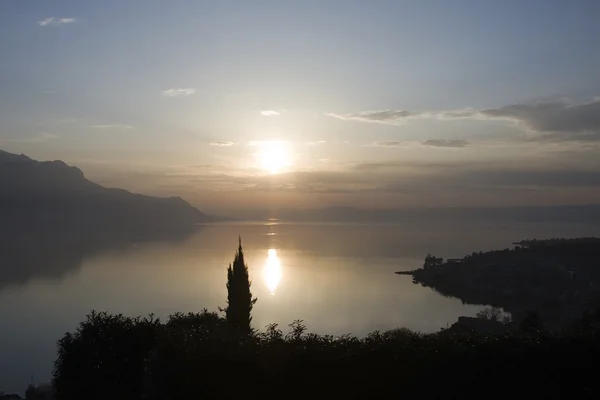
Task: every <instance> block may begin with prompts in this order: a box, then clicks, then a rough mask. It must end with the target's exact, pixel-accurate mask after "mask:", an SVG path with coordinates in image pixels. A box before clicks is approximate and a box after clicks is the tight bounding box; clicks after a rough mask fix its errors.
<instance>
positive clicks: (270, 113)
mask: <svg viewBox="0 0 600 400" xmlns="http://www.w3.org/2000/svg"><path fill="white" fill-rule="evenodd" d="M260 113H261V114H262V115H264V116H265V117H276V116H277V115H279V113H278V112H277V111H275V110H263V111H261V112H260Z"/></svg>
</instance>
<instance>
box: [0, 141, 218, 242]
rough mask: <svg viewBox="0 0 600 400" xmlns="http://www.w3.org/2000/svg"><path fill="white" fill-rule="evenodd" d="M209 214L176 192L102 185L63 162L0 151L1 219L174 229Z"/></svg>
mask: <svg viewBox="0 0 600 400" xmlns="http://www.w3.org/2000/svg"><path fill="white" fill-rule="evenodd" d="M209 220H210V218H209V217H208V216H207V215H206V214H204V213H202V212H200V211H198V210H197V209H196V208H194V207H192V206H191V205H190V204H189V203H187V202H186V201H184V200H182V199H181V198H179V197H170V198H160V197H152V196H145V195H140V194H134V193H130V192H128V191H126V190H122V189H112V188H105V187H103V186H100V185H98V184H96V183H94V182H91V181H89V180H87V179H86V178H85V176H84V175H83V172H82V171H81V170H79V169H78V168H75V167H71V166H69V165H67V164H65V163H64V162H62V161H45V162H40V161H36V160H32V159H31V158H29V157H27V156H25V155H16V154H11V153H7V152H5V151H2V150H0V222H1V223H2V225H3V227H4V228H16V227H17V226H23V225H28V226H29V225H34V226H38V227H40V229H42V228H49V229H51V227H55V226H57V225H58V226H60V227H76V228H82V229H102V230H111V231H112V230H117V229H125V230H132V229H133V230H136V231H138V230H140V229H141V230H143V229H163V228H176V227H182V226H188V225H193V224H197V223H202V222H208V221H209Z"/></svg>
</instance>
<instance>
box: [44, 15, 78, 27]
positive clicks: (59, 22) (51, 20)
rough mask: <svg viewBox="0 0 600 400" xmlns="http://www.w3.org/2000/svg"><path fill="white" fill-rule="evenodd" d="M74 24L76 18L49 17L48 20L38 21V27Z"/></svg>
mask: <svg viewBox="0 0 600 400" xmlns="http://www.w3.org/2000/svg"><path fill="white" fill-rule="evenodd" d="M74 22H75V18H55V17H48V18H46V19H43V20H41V21H38V25H39V26H61V25H67V24H72V23H74Z"/></svg>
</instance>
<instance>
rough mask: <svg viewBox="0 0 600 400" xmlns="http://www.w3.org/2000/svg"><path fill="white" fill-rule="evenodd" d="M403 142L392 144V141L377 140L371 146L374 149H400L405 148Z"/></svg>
mask: <svg viewBox="0 0 600 400" xmlns="http://www.w3.org/2000/svg"><path fill="white" fill-rule="evenodd" d="M405 145H406V143H404V142H394V141H386V140H378V141H375V142H373V146H375V147H401V146H405Z"/></svg>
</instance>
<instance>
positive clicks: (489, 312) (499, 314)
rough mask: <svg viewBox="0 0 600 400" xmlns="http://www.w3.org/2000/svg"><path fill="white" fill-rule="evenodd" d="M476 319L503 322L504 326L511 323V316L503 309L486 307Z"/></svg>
mask: <svg viewBox="0 0 600 400" xmlns="http://www.w3.org/2000/svg"><path fill="white" fill-rule="evenodd" d="M476 317H477V318H480V319H487V320H490V321H497V322H502V323H503V324H508V323H509V322H511V317H510V314H507V313H505V312H504V311H503V310H502V309H501V308H497V307H485V308H484V309H482V310H480V311H479V312H478V313H477V314H476Z"/></svg>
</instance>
